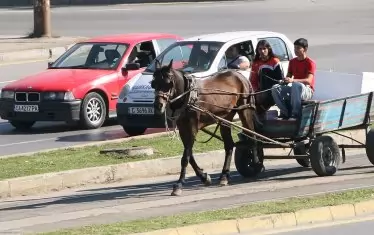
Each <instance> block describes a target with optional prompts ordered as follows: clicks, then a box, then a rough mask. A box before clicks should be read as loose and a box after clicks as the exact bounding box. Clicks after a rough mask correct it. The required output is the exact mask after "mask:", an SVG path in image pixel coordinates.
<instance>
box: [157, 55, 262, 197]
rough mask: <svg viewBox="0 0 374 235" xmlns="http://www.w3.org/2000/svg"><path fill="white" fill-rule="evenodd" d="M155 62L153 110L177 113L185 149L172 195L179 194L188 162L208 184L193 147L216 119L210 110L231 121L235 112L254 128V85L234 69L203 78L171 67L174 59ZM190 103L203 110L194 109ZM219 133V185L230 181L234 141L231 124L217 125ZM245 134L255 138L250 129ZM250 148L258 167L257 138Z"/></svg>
mask: <svg viewBox="0 0 374 235" xmlns="http://www.w3.org/2000/svg"><path fill="white" fill-rule="evenodd" d="M155 62H156V70H155V72H154V74H153V80H152V81H151V87H152V88H153V89H154V90H155V101H154V108H155V112H156V113H157V114H158V115H162V114H164V115H165V112H166V110H171V111H175V112H176V113H179V114H178V115H179V116H178V117H177V119H176V126H177V128H178V129H179V135H180V138H181V140H182V142H183V146H184V151H183V156H182V159H181V172H180V177H179V180H178V181H177V182H176V184H175V185H174V187H173V192H172V194H171V195H181V194H182V185H183V184H184V182H185V174H186V167H187V165H188V163H190V164H191V166H192V168H193V170H194V171H195V173H196V176H198V177H199V178H200V179H201V181H202V182H203V183H204V184H205V185H210V184H211V178H210V176H209V175H208V174H207V173H204V172H203V170H202V169H200V168H199V166H198V165H197V163H196V161H195V158H194V156H193V151H192V148H193V145H194V142H195V136H196V135H197V133H198V131H199V130H200V129H201V128H204V127H206V126H208V125H211V124H214V123H215V122H216V121H215V119H214V118H212V116H211V115H210V114H214V115H217V116H219V117H221V118H224V119H225V120H228V121H230V122H231V121H232V120H233V118H234V116H235V115H236V113H238V115H239V118H240V121H241V123H242V126H243V127H245V128H247V129H248V130H250V131H252V130H254V116H255V111H256V110H255V109H256V107H255V106H256V105H255V100H254V97H253V95H250V94H253V89H252V86H251V84H250V82H248V80H247V79H246V78H245V77H244V76H243V75H241V74H240V73H238V72H236V71H234V70H226V71H222V72H218V73H216V74H213V75H212V76H209V77H208V78H206V79H196V80H195V79H193V78H192V76H189V75H188V74H186V73H184V72H183V71H179V70H176V69H173V68H172V64H173V60H171V61H170V64H169V65H166V66H161V64H160V62H159V61H158V60H156V61H155ZM191 105H194V106H195V107H198V108H200V109H202V110H204V111H201V110H200V111H199V110H196V109H194V108H193V107H191ZM220 133H221V136H222V139H223V142H224V149H225V161H224V164H223V169H222V173H221V175H220V185H222V186H224V185H227V184H228V183H229V179H230V163H231V158H232V153H233V148H234V145H235V144H234V141H233V139H232V135H231V128H230V127H227V126H224V125H220ZM246 134H247V135H249V136H252V138H254V139H255V137H254V136H253V135H251V134H250V133H246ZM250 148H251V151H253V153H254V154H253V156H254V157H253V163H254V164H253V166H254V168H255V170H258V171H261V170H262V169H263V164H262V162H260V161H259V159H258V157H257V151H256V149H257V146H256V141H253V142H252V144H251V147H250Z"/></svg>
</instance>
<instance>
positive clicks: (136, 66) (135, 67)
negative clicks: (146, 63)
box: [122, 63, 140, 71]
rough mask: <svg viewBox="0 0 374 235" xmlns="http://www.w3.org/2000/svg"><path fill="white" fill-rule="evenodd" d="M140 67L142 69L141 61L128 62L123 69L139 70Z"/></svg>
mask: <svg viewBox="0 0 374 235" xmlns="http://www.w3.org/2000/svg"><path fill="white" fill-rule="evenodd" d="M138 69H140V64H139V63H128V64H126V65H125V66H124V67H123V68H122V70H126V71H129V70H138Z"/></svg>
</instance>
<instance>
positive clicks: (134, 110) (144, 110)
mask: <svg viewBox="0 0 374 235" xmlns="http://www.w3.org/2000/svg"><path fill="white" fill-rule="evenodd" d="M129 113H130V114H147V115H153V114H154V109H153V107H130V108H129Z"/></svg>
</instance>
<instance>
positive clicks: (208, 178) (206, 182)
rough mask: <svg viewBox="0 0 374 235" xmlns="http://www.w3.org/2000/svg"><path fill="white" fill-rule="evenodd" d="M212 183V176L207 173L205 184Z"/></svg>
mask: <svg viewBox="0 0 374 235" xmlns="http://www.w3.org/2000/svg"><path fill="white" fill-rule="evenodd" d="M211 184H212V179H211V178H210V175H208V174H206V178H205V181H204V185H205V186H210V185H211Z"/></svg>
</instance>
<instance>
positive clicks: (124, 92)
mask: <svg viewBox="0 0 374 235" xmlns="http://www.w3.org/2000/svg"><path fill="white" fill-rule="evenodd" d="M130 90H131V87H130V85H129V84H126V85H125V86H124V87H123V89H122V90H121V93H119V99H121V100H122V99H124V98H125V97H126V96H127V94H128V93H129V92H130Z"/></svg>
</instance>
